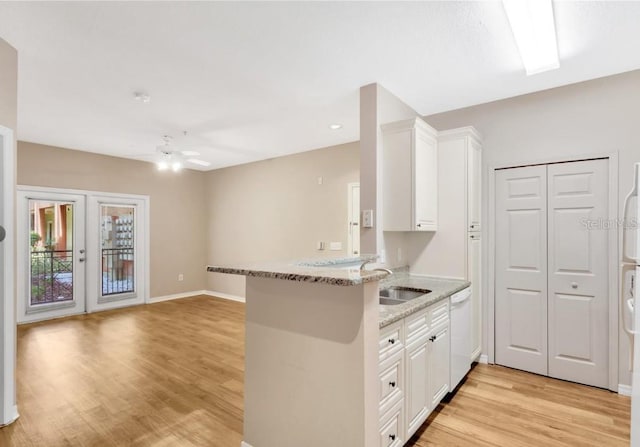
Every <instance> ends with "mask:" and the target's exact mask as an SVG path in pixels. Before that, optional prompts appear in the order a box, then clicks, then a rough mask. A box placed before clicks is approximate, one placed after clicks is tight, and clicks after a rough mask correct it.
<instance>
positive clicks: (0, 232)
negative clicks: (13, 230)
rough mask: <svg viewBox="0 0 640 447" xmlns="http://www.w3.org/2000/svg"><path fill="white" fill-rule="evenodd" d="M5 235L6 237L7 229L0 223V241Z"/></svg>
mask: <svg viewBox="0 0 640 447" xmlns="http://www.w3.org/2000/svg"><path fill="white" fill-rule="evenodd" d="M5 237H7V230H5V229H4V227H3V226H2V225H0V242H2V241H4V238H5Z"/></svg>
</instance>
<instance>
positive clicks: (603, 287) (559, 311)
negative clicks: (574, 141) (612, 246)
mask: <svg viewBox="0 0 640 447" xmlns="http://www.w3.org/2000/svg"><path fill="white" fill-rule="evenodd" d="M547 169H548V171H547V172H548V188H547V189H548V194H549V198H548V203H549V208H548V216H549V225H548V228H549V243H548V246H549V375H550V376H552V377H557V378H559V379H564V380H571V381H574V382H580V383H584V384H587V385H593V386H598V387H602V388H606V387H607V386H608V383H609V356H608V350H609V326H608V324H609V310H608V308H609V301H608V300H609V295H608V289H609V281H608V253H609V247H608V237H609V235H608V233H609V232H608V231H606V230H604V229H603V228H597V227H594V228H589V222H592V223H593V224H596V223H597V222H603V221H604V220H605V219H607V217H608V214H609V210H608V194H609V191H608V190H609V188H608V184H609V179H608V171H609V163H608V160H590V161H581V162H574V163H558V164H553V165H549V166H548V168H547Z"/></svg>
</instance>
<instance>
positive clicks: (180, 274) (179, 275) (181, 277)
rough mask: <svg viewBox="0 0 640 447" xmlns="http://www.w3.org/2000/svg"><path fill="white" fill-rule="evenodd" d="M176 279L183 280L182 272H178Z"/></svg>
mask: <svg viewBox="0 0 640 447" xmlns="http://www.w3.org/2000/svg"><path fill="white" fill-rule="evenodd" d="M178 281H184V275H183V274H182V273H178Z"/></svg>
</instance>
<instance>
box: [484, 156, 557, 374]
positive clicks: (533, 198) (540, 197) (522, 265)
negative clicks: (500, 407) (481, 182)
mask: <svg viewBox="0 0 640 447" xmlns="http://www.w3.org/2000/svg"><path fill="white" fill-rule="evenodd" d="M546 174H547V170H546V167H545V166H531V167H524V168H514V169H504V170H500V171H497V172H496V178H495V181H496V201H495V207H496V211H495V214H496V216H495V220H496V228H495V232H496V233H495V234H496V241H497V242H496V254H495V272H496V273H495V274H496V277H495V359H496V363H498V364H500V365H505V366H509V367H512V368H517V369H523V370H525V371H530V372H534V373H537V374H547V177H546Z"/></svg>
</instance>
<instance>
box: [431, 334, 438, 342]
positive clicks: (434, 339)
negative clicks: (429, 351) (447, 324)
mask: <svg viewBox="0 0 640 447" xmlns="http://www.w3.org/2000/svg"><path fill="white" fill-rule="evenodd" d="M436 338H437V337H436V336H435V335H432V336H431V337H429V341H431V342H434V341H436Z"/></svg>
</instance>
